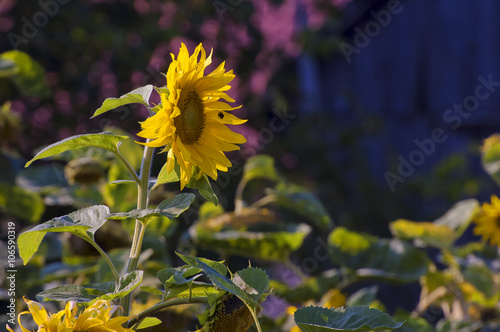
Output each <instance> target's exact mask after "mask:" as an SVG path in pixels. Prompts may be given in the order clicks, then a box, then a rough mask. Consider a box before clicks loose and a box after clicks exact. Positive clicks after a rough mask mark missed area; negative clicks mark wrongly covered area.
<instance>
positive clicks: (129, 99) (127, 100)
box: [91, 84, 153, 119]
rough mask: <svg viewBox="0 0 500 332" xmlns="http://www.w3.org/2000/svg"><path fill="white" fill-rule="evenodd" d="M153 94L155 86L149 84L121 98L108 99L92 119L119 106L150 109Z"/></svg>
mask: <svg viewBox="0 0 500 332" xmlns="http://www.w3.org/2000/svg"><path fill="white" fill-rule="evenodd" d="M152 92H153V86H152V85H151V84H148V85H145V86H142V87H140V88H137V89H135V90H132V91H130V92H129V93H126V94H124V95H123V96H121V97H120V98H107V99H106V100H104V102H103V103H102V105H101V107H99V108H98V109H97V110H96V111H95V113H94V115H92V118H94V117H96V116H98V115H101V114H103V113H106V112H107V111H110V110H112V109H115V108H117V107H119V106H123V105H128V104H142V105H144V106H146V107H149V98H150V97H151V93H152ZM92 118H91V119H92Z"/></svg>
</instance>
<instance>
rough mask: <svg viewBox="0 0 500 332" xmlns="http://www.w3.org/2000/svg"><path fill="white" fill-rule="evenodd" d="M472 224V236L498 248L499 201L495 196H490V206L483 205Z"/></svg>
mask: <svg viewBox="0 0 500 332" xmlns="http://www.w3.org/2000/svg"><path fill="white" fill-rule="evenodd" d="M474 222H475V223H476V226H475V227H474V234H476V235H481V236H482V238H483V241H485V242H486V241H489V242H491V244H494V245H497V246H499V247H500V199H499V198H498V197H497V196H495V195H493V196H491V204H488V203H484V204H483V206H482V207H481V211H480V212H479V213H478V214H477V216H476V217H475V219H474Z"/></svg>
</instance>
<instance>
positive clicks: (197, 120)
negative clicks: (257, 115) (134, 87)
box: [137, 44, 246, 189]
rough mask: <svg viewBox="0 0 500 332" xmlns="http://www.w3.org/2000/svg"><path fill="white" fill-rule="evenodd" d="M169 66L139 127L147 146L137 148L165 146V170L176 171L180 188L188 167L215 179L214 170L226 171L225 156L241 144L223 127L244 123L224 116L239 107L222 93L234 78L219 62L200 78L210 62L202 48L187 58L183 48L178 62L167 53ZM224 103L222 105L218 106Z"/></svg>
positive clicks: (186, 178) (241, 139) (187, 176)
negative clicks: (153, 107)
mask: <svg viewBox="0 0 500 332" xmlns="http://www.w3.org/2000/svg"><path fill="white" fill-rule="evenodd" d="M171 56H172V63H171V64H170V66H169V68H168V71H167V75H166V77H167V90H168V91H166V90H165V89H160V90H159V91H160V96H161V104H160V105H159V110H158V112H157V113H156V114H154V115H153V116H152V117H149V118H148V119H146V121H144V122H142V123H141V127H142V131H141V132H139V133H138V134H137V135H138V136H140V137H143V138H147V139H149V140H150V141H149V142H146V143H141V144H144V145H146V146H150V147H161V146H165V149H164V150H163V151H162V152H166V151H168V156H167V165H166V167H167V171H168V172H169V173H170V172H172V170H173V169H174V166H175V163H176V162H177V164H178V165H179V167H180V173H181V174H180V181H181V189H182V188H184V186H185V184H186V183H188V182H189V180H190V179H191V175H192V174H193V167H197V168H199V170H200V172H199V176H200V177H201V176H202V175H203V174H206V175H208V176H210V177H211V178H212V179H214V180H216V179H217V170H220V171H224V172H227V169H228V167H231V162H230V161H229V159H227V157H226V156H225V155H224V152H226V151H234V150H239V147H238V146H237V145H235V144H242V143H245V142H246V139H245V138H244V137H243V136H242V135H240V134H237V133H235V132H233V131H232V130H231V129H229V128H228V127H227V126H226V125H239V124H242V123H244V122H246V120H242V119H239V118H237V117H236V116H234V115H232V114H231V113H228V112H229V111H232V110H234V109H237V108H239V107H241V106H238V107H231V106H229V105H228V104H227V103H226V102H224V101H228V102H234V99H232V98H231V97H229V96H228V95H227V94H226V92H225V91H227V90H229V89H230V88H231V86H229V85H228V83H229V82H231V81H232V80H233V79H234V77H235V75H234V74H233V71H232V70H230V71H228V72H226V70H225V68H224V62H223V63H222V64H220V65H219V67H217V68H216V69H215V70H214V71H212V72H211V73H209V74H206V75H205V68H206V67H207V66H208V65H210V64H211V63H212V54H210V55H209V56H208V57H207V56H206V52H205V50H204V49H203V47H202V45H201V44H200V45H198V46H197V47H196V49H195V50H194V53H193V54H192V55H189V51H188V49H187V47H186V45H184V44H182V46H181V48H180V51H179V55H178V56H177V59H175V56H174V55H173V54H172V55H171ZM222 100H224V101H222Z"/></svg>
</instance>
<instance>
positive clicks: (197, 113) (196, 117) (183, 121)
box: [174, 91, 205, 144]
mask: <svg viewBox="0 0 500 332" xmlns="http://www.w3.org/2000/svg"><path fill="white" fill-rule="evenodd" d="M178 107H179V109H180V110H181V114H180V115H179V116H177V117H176V118H175V119H174V125H175V127H176V128H177V133H178V134H179V137H180V139H181V141H182V143H184V144H193V143H195V142H196V141H197V140H198V139H199V138H200V137H201V134H203V128H204V127H205V113H204V112H203V102H202V100H201V99H200V97H199V96H198V94H197V93H196V92H195V91H190V92H188V93H186V94H184V95H181V96H180V98H179V103H178Z"/></svg>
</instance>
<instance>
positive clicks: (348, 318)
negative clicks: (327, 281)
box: [294, 306, 403, 332]
mask: <svg viewBox="0 0 500 332" xmlns="http://www.w3.org/2000/svg"><path fill="white" fill-rule="evenodd" d="M294 316H295V323H296V324H297V325H298V326H299V327H300V329H301V330H302V331H304V332H328V331H367V330H387V329H396V328H398V327H401V325H403V323H402V322H396V321H394V319H393V318H392V317H391V316H389V315H388V314H386V313H383V312H382V311H380V310H377V309H373V308H372V309H370V308H369V307H368V306H356V307H349V308H337V309H327V308H322V307H313V306H309V307H304V308H300V309H298V310H297V311H295V315H294Z"/></svg>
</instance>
